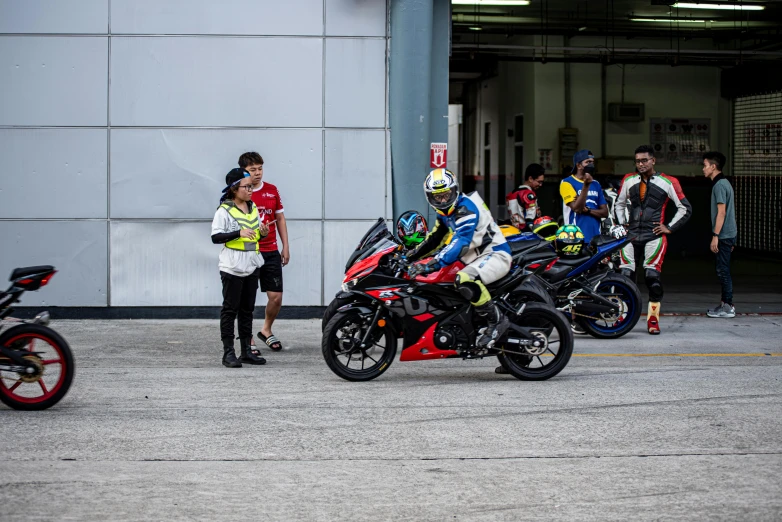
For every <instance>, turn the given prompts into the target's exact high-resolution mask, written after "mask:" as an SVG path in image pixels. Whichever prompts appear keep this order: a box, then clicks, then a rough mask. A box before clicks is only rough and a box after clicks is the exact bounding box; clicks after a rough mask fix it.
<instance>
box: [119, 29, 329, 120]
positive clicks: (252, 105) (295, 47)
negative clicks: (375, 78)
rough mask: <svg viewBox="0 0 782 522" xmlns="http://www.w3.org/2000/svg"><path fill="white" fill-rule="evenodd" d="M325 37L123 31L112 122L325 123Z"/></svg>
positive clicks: (120, 40) (120, 39)
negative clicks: (132, 34)
mask: <svg viewBox="0 0 782 522" xmlns="http://www.w3.org/2000/svg"><path fill="white" fill-rule="evenodd" d="M322 45H323V44H322V40H321V39H319V38H218V37H215V38H192V37H172V38H163V37H159V38H143V37H137V38H121V37H115V38H113V39H112V44H111V53H112V56H111V124H112V125H117V126H162V127H171V126H173V127H179V126H240V127H320V126H321V124H322V94H321V93H322V74H323V64H322Z"/></svg>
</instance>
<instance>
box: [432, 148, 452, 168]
mask: <svg viewBox="0 0 782 522" xmlns="http://www.w3.org/2000/svg"><path fill="white" fill-rule="evenodd" d="M447 164H448V144H447V143H432V144H431V145H430V147H429V166H430V167H431V168H433V169H444V168H445V166H446V165H447Z"/></svg>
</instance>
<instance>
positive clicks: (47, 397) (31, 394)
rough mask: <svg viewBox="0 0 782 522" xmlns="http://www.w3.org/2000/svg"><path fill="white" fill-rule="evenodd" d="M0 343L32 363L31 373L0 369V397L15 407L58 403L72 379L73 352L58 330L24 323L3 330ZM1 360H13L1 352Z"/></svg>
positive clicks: (2, 362) (40, 407)
mask: <svg viewBox="0 0 782 522" xmlns="http://www.w3.org/2000/svg"><path fill="white" fill-rule="evenodd" d="M0 346H2V347H3V348H6V349H11V350H16V351H18V352H19V353H20V354H22V355H23V357H24V358H25V359H27V360H28V361H30V362H32V363H33V366H34V367H35V370H36V371H35V372H34V373H17V372H14V371H7V370H3V371H0V401H2V402H3V403H4V404H6V405H8V406H10V407H11V408H13V409H15V410H45V409H46V408H50V407H52V406H54V405H55V404H57V403H58V402H59V401H60V400H61V399H62V398H63V397H65V394H66V393H68V389H69V388H70V387H71V383H72V382H73V354H72V353H71V348H70V346H68V343H67V342H66V341H65V339H63V338H62V337H61V336H60V334H58V333H57V332H55V331H54V330H52V329H51V328H48V327H46V326H42V325H39V324H30V323H24V324H21V325H19V326H14V327H13V328H11V329H9V330H7V331H5V332H3V334H2V335H0ZM0 364H2V365H7V364H13V363H12V361H11V360H10V359H8V358H5V357H2V355H0Z"/></svg>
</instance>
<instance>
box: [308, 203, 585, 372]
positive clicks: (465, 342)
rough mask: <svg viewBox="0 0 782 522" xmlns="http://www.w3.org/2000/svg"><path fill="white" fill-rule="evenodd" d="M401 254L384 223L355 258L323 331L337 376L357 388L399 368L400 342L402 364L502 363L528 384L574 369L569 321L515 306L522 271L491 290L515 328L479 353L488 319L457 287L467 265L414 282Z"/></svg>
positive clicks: (549, 310)
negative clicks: (492, 360)
mask: <svg viewBox="0 0 782 522" xmlns="http://www.w3.org/2000/svg"><path fill="white" fill-rule="evenodd" d="M400 250H401V249H400V246H399V244H398V243H397V242H395V241H394V238H393V236H391V234H390V232H388V229H387V228H386V227H385V224H384V223H383V221H382V219H381V220H379V221H378V223H377V224H376V225H375V226H374V227H372V229H370V231H369V232H368V233H367V235H366V236H365V237H364V238H363V239H362V241H361V243H360V244H359V248H357V249H356V251H355V252H354V253H353V254H352V255H351V259H350V261H349V264H348V268H347V270H346V274H345V279H344V280H343V283H342V294H341V295H339V296H338V299H345V300H346V302H347V304H345V305H344V306H341V307H339V308H338V309H337V310H336V313H334V314H333V315H332V316H331V317H330V319H329V320H328V323H327V324H326V327H325V329H324V332H323V342H322V351H323V357H324V359H325V361H326V364H327V365H328V366H329V368H331V370H332V371H333V372H334V373H335V374H337V375H339V376H340V377H342V378H343V379H346V380H350V381H367V380H370V379H374V378H376V377H378V376H380V375H381V374H382V373H384V372H385V371H386V370H387V369H388V367H389V366H390V365H391V363H392V362H393V361H394V358H395V355H396V350H397V339H399V338H400V337H401V338H402V339H403V346H402V355H401V358H400V361H422V360H432V359H444V358H462V359H474V358H481V357H489V356H497V357H498V359H499V360H500V361H501V364H502V365H503V366H505V367H506V368H508V370H509V372H510V373H511V374H512V375H513V376H514V377H516V378H518V379H522V380H544V379H550V378H551V377H553V376H555V375H556V374H558V373H559V372H560V371H562V369H563V368H564V367H565V366H566V365H567V363H568V361H569V360H570V356H571V354H572V351H573V334H572V332H571V331H570V327H569V325H568V323H567V321H566V319H565V317H564V316H563V315H562V314H561V313H559V312H558V311H557V310H556V309H555V308H553V307H552V306H547V305H544V304H540V303H521V304H519V305H516V304H515V303H514V302H513V301H511V300H510V295H511V294H512V292H513V290H514V289H515V288H517V287H518V286H520V283H521V281H522V280H523V279H524V278H526V277H528V274H527V273H526V272H525V270H524V269H523V268H522V267H521V266H520V265H517V266H516V267H515V268H513V269H511V271H510V272H509V273H508V274H507V275H506V276H505V277H503V278H502V279H500V280H499V281H496V282H494V283H492V284H490V285H487V288H488V290H489V292H490V294H491V295H492V297H493V298H494V300H495V302H496V303H497V304H498V306H499V307H500V308H501V309H502V310H503V312H504V313H505V315H506V316H507V317H508V319H509V320H510V327H509V329H508V331H507V332H506V333H505V334H504V335H503V336H502V337H501V338H500V339H498V341H497V342H496V344H494V345H493V346H492V347H489V348H483V349H479V348H477V347H476V346H475V340H476V338H477V336H478V334H479V332H480V329H481V327H483V326H485V323H484V322H483V321H484V320H483V319H482V318H480V317H479V316H477V315H476V314H475V313H474V311H473V307H472V305H470V303H469V302H468V301H467V300H466V299H465V298H464V297H463V296H462V295H461V294H459V292H458V291H457V290H456V288H455V287H454V284H453V283H454V280H455V279H456V274H457V272H458V271H459V270H460V269H462V268H463V267H464V265H462V264H461V263H459V262H457V263H454V264H453V265H449V266H447V267H444V268H442V269H440V270H438V271H437V272H434V273H432V274H428V275H425V276H424V275H420V276H417V277H414V278H410V277H409V276H408V274H407V268H408V267H409V263H408V262H407V261H406V260H405V259H404V257H403V256H400V255H399V252H400Z"/></svg>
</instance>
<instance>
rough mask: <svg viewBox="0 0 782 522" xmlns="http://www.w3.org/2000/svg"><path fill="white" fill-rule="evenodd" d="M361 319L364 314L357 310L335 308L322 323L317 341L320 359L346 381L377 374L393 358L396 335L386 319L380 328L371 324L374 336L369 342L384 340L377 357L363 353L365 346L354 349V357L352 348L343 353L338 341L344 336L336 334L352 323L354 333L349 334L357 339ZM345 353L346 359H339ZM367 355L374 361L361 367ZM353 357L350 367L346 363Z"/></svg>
mask: <svg viewBox="0 0 782 522" xmlns="http://www.w3.org/2000/svg"><path fill="white" fill-rule="evenodd" d="M363 321H364V318H363V317H362V315H361V313H360V312H358V311H357V310H347V311H345V312H337V313H336V314H334V315H333V316H332V318H331V320H329V323H328V324H327V325H326V330H325V331H324V332H323V339H322V341H321V349H322V352H323V359H324V360H325V361H326V365H327V366H328V367H329V368H330V369H331V371H332V372H334V373H335V374H337V375H338V376H340V377H342V378H343V379H345V380H347V381H354V382H355V381H371V380H372V379H375V378H377V377H380V376H381V375H382V374H383V373H384V372H385V371H386V370H388V367H389V366H391V363H392V362H394V358H395V357H396V344H397V343H396V335H394V332H393V330H392V329H391V327H390V325H389V324H388V323H386V326H384V327H382V328H380V327H379V326H377V325H375V326H374V328H375V331H374V332H375V333H374V335H373V337H374V338H375V341H374V342H373V346H379V345H378V344H377V341H379V340H380V338H381V337H382V338H383V340H384V341H385V346H384V347H383V349H384V350H383V353H382V354H381V355H380V356H379V357H378V358H377V359H375V358H373V357H372V356H368V355H367V353H365V352H368V351H369V350H366V351H362V350H360V349H358V350H356V351H358V352H361V354H360V355H359V358H358V359H354V355H356V353H355V351H351V352H348V353H346V352H345V351H344V349H342V344H341V342H340V341H341V340H345V339H346V337H339V334H340V333H345V331H344V329H345V328H348V329H351V326H352V327H356V328H357V331H356V332H354V333H356V334H357V335H351V338H352V339H359V337H363V333H364V329H363V328H362V324H363ZM378 328H380V331H379V332H378V330H377V329H378ZM346 355H347V358H346V361H344V362H343V360H342V359H341V358H340V357H345V356H346ZM367 359H369V360H371V361H372V362H374V365H372V367H370V368H366V369H365V368H364V366H365V363H366V360H367ZM359 360H360V361H361V368H360V369H359V368H358V361H359ZM354 361H355V362H356V364H355V366H356V367H354V368H351V367H350V365H351V364H352V363H353V362H354Z"/></svg>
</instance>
